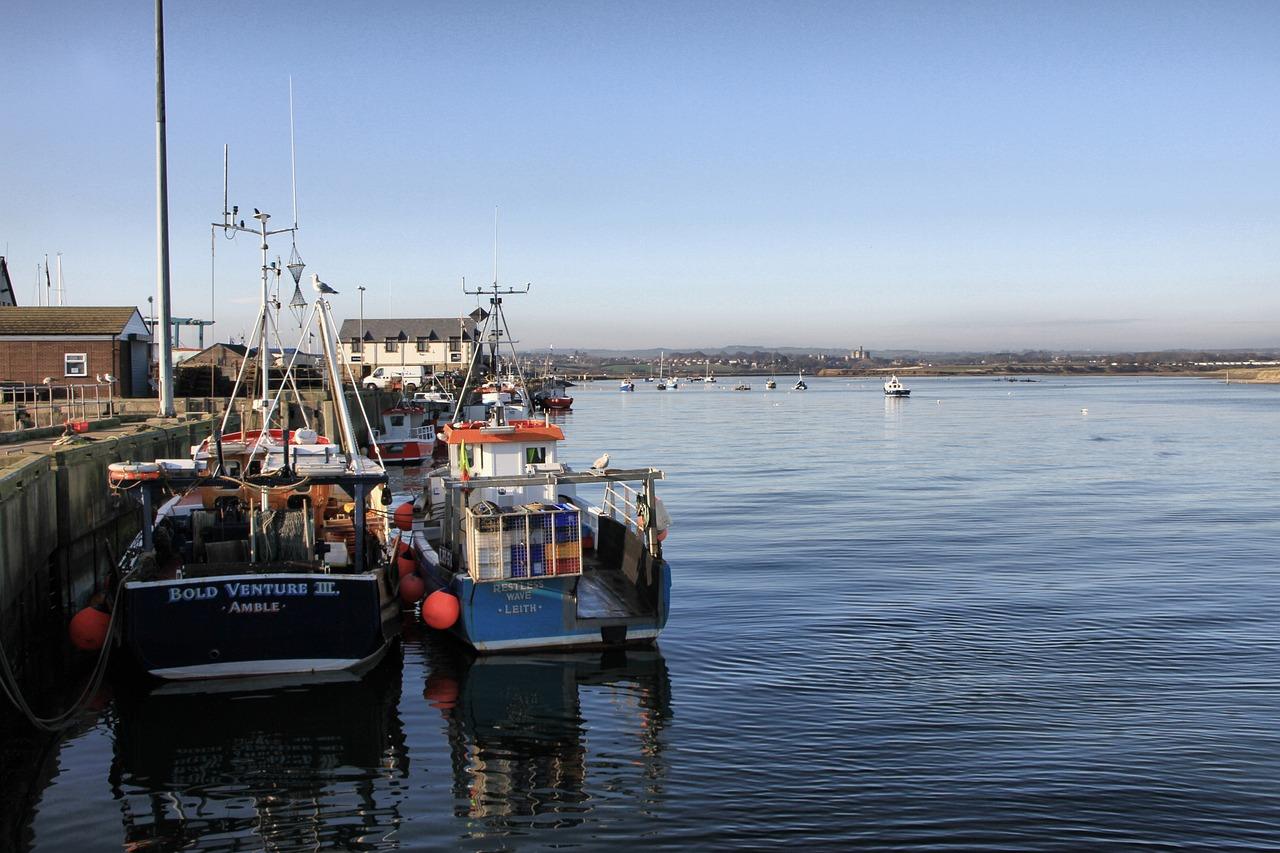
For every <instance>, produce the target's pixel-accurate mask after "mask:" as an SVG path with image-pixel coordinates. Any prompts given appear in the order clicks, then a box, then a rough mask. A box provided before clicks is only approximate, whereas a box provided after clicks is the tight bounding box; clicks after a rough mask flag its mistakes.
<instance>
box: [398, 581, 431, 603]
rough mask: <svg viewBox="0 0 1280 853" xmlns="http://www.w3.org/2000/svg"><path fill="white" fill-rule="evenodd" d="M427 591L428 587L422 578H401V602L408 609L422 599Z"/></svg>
mask: <svg viewBox="0 0 1280 853" xmlns="http://www.w3.org/2000/svg"><path fill="white" fill-rule="evenodd" d="M426 591H427V585H426V584H425V583H423V582H422V578H420V577H418V576H417V575H415V574H407V575H405V576H404V577H402V578H400V601H401V602H403V603H404V605H405V606H406V607H412V606H413V605H415V604H417V603H418V602H419V601H420V600H421V599H422V594H423V593H424V592H426Z"/></svg>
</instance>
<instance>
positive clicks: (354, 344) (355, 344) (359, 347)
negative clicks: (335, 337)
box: [351, 338, 364, 352]
mask: <svg viewBox="0 0 1280 853" xmlns="http://www.w3.org/2000/svg"><path fill="white" fill-rule="evenodd" d="M351 351H352V352H364V341H362V340H360V339H359V338H352V339H351Z"/></svg>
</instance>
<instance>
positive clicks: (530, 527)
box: [468, 504, 582, 581]
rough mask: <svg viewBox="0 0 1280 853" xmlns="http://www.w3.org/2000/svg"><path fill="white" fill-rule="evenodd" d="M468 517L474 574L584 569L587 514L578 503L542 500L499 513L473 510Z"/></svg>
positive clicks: (488, 577)
mask: <svg viewBox="0 0 1280 853" xmlns="http://www.w3.org/2000/svg"><path fill="white" fill-rule="evenodd" d="M468 516H469V520H470V528H471V534H470V537H469V548H468V550H469V553H468V557H469V560H470V565H471V576H472V577H473V578H474V579H476V580H478V581H495V580H504V579H506V578H536V577H545V576H547V575H576V574H581V572H582V532H581V519H580V516H579V514H578V509H577V507H575V506H573V505H572V504H551V505H546V504H538V505H534V506H529V507H522V508H519V509H514V510H506V511H504V512H502V513H500V514H497V515H488V514H484V513H479V512H474V511H472V510H470V509H468Z"/></svg>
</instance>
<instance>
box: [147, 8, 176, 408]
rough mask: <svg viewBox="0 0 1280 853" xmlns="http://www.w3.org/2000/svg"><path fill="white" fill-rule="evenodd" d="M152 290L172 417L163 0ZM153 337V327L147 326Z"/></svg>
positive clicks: (164, 400)
mask: <svg viewBox="0 0 1280 853" xmlns="http://www.w3.org/2000/svg"><path fill="white" fill-rule="evenodd" d="M156 243H157V245H156V267H157V270H156V290H157V297H158V299H159V302H160V318H159V320H160V417H162V418H171V417H173V416H174V414H175V412H174V408H173V340H172V339H171V338H170V334H171V330H172V324H171V323H170V320H171V319H172V309H171V308H170V305H169V165H168V146H167V143H166V140H165V116H164V0H156ZM151 334H152V336H153V337H154V336H155V327H154V326H153V327H152V329H151Z"/></svg>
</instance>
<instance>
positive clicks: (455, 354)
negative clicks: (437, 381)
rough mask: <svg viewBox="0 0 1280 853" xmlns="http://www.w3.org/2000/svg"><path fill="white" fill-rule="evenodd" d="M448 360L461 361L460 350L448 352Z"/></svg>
mask: <svg viewBox="0 0 1280 853" xmlns="http://www.w3.org/2000/svg"><path fill="white" fill-rule="evenodd" d="M449 361H462V353H460V352H451V353H449Z"/></svg>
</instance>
